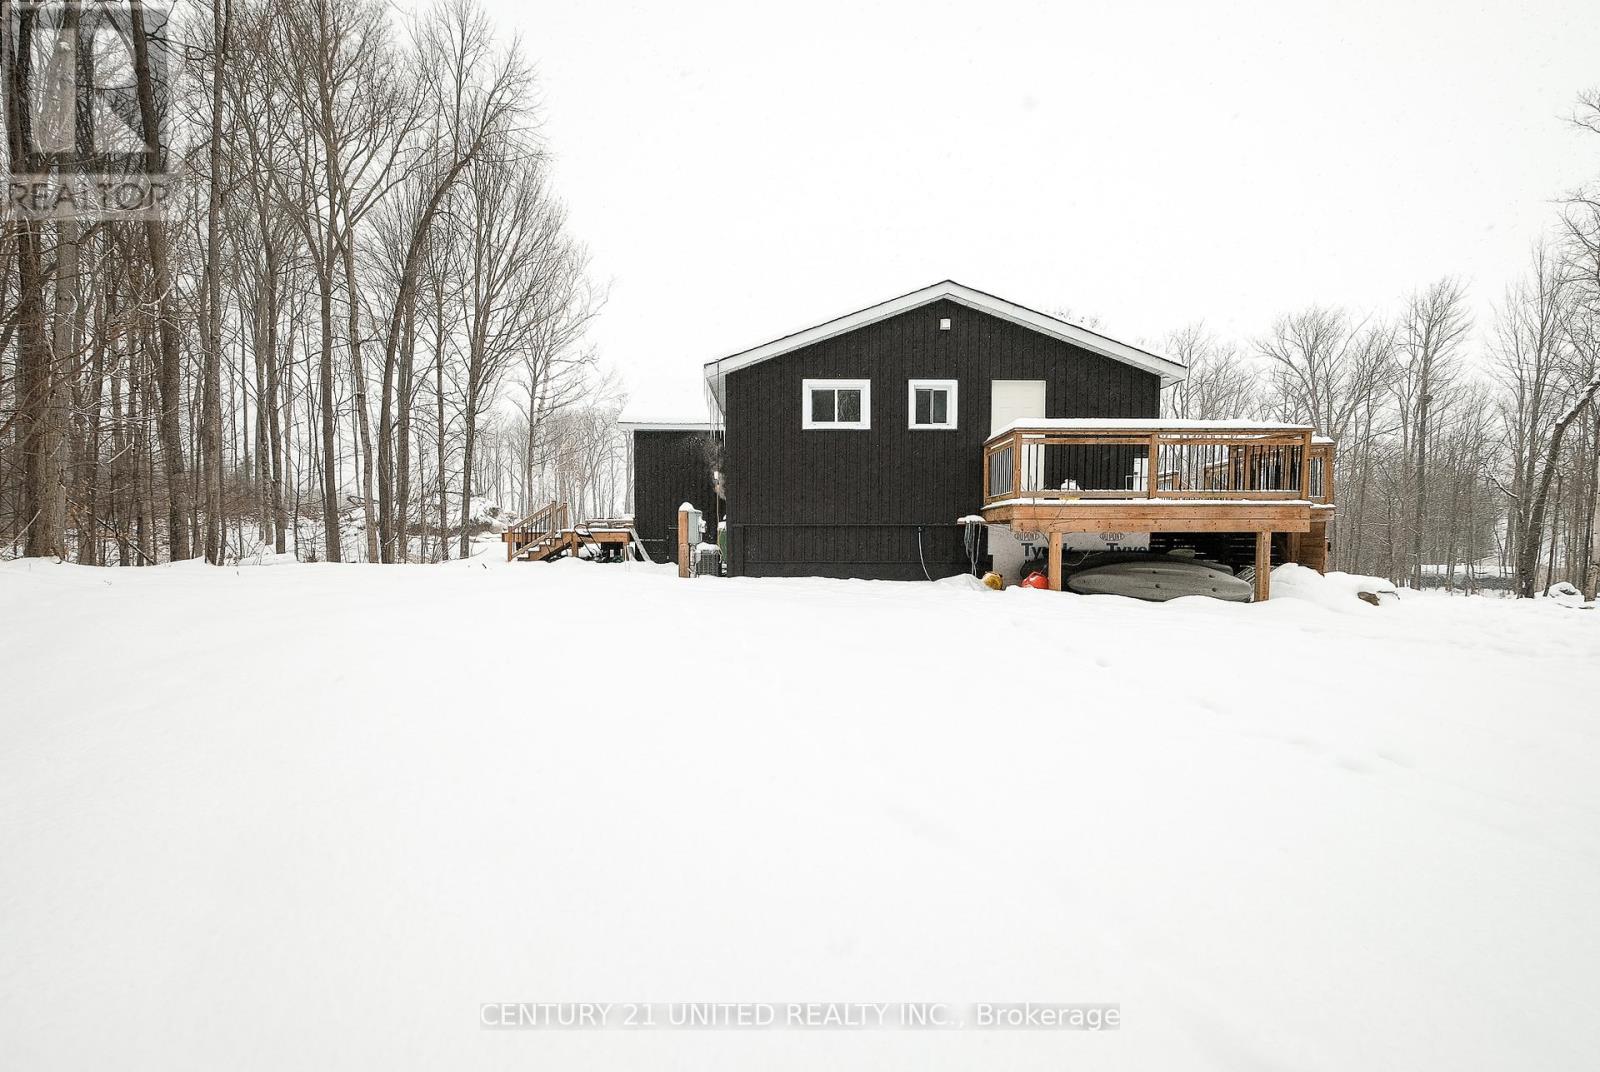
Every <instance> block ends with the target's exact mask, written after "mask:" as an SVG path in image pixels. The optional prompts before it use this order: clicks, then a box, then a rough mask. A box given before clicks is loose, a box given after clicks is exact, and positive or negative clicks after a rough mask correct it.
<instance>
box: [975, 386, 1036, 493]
mask: <svg viewBox="0 0 1600 1072" xmlns="http://www.w3.org/2000/svg"><path fill="white" fill-rule="evenodd" d="M1030 417H1038V418H1042V417H1044V381H1043V380H990V381H989V434H990V435H994V434H995V433H996V432H998V431H999V430H1000V429H1002V428H1004V427H1005V426H1006V425H1008V424H1010V423H1011V422H1012V421H1020V420H1025V419H1027V418H1030ZM1042 487H1044V448H1043V447H1041V446H1031V447H1024V448H1023V450H1022V487H1021V488H1019V489H1017V491H1016V494H1019V495H1025V494H1027V493H1028V492H1029V491H1038V490H1039V489H1040V488H1042Z"/></svg>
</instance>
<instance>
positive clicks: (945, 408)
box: [909, 380, 957, 429]
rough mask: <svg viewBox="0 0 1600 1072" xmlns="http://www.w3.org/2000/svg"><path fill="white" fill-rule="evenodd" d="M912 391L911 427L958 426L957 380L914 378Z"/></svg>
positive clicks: (911, 386) (946, 427)
mask: <svg viewBox="0 0 1600 1072" xmlns="http://www.w3.org/2000/svg"><path fill="white" fill-rule="evenodd" d="M910 393H911V399H910V409H911V414H910V417H911V420H910V424H909V426H910V427H911V428H913V429H917V428H943V429H952V428H954V427H955V426H956V397H957V395H956V381H955V380H912V381H911V384H910Z"/></svg>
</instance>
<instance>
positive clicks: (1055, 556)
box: [1050, 529, 1061, 592]
mask: <svg viewBox="0 0 1600 1072" xmlns="http://www.w3.org/2000/svg"><path fill="white" fill-rule="evenodd" d="M1050 591H1052V592H1059V591H1061V530H1060V529H1051V530H1050Z"/></svg>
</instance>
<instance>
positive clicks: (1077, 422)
mask: <svg viewBox="0 0 1600 1072" xmlns="http://www.w3.org/2000/svg"><path fill="white" fill-rule="evenodd" d="M1017 428H1026V429H1029V430H1033V429H1038V430H1040V431H1046V432H1110V431H1115V432H1122V431H1129V432H1263V433H1266V432H1294V433H1299V432H1309V431H1311V430H1312V428H1311V425H1309V424H1283V423H1281V422H1279V421H1195V420H1169V419H1162V418H1159V417H1022V418H1019V419H1017V420H1014V421H1012V422H1011V423H1010V424H1008V425H1006V426H1005V427H1004V428H1001V429H1000V430H999V431H997V432H995V433H994V434H995V435H1002V434H1004V433H1006V432H1010V431H1012V430H1014V429H1017ZM991 438H993V437H991ZM1329 442H1331V440H1330V441H1329Z"/></svg>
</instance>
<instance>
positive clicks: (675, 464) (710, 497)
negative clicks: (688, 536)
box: [633, 428, 722, 562]
mask: <svg viewBox="0 0 1600 1072" xmlns="http://www.w3.org/2000/svg"><path fill="white" fill-rule="evenodd" d="M718 438H719V437H718V436H717V433H715V432H704V431H689V432H684V431H650V430H645V429H637V428H636V429H634V432H633V524H634V529H635V531H637V532H638V533H639V538H640V539H641V540H642V541H644V546H645V550H646V551H647V552H648V553H649V555H650V557H651V558H653V559H655V560H656V561H657V562H676V561H677V560H678V507H679V506H680V505H682V504H683V503H686V502H687V503H692V504H693V505H694V507H695V508H696V509H697V510H699V511H700V512H701V513H702V514H704V515H705V519H706V539H707V540H710V541H712V542H715V541H716V538H717V522H718V521H719V520H720V519H721V516H722V508H721V505H720V504H719V503H718V501H717V493H716V488H715V485H714V484H713V482H712V475H711V474H712V468H713V466H712V458H713V456H714V452H715V450H716V444H717V442H718Z"/></svg>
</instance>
